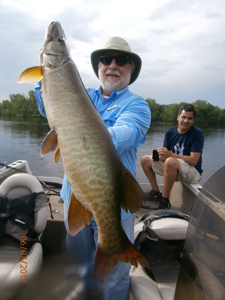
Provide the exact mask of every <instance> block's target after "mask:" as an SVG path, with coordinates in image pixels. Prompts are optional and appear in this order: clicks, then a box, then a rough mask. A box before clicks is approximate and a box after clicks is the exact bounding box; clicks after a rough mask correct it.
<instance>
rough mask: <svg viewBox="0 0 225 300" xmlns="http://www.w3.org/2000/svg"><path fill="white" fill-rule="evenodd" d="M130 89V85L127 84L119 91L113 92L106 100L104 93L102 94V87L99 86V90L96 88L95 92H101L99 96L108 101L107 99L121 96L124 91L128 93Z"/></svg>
mask: <svg viewBox="0 0 225 300" xmlns="http://www.w3.org/2000/svg"><path fill="white" fill-rule="evenodd" d="M128 90H129V87H128V86H127V87H126V88H125V89H123V90H121V91H118V92H112V93H111V95H110V97H109V98H108V99H106V100H104V98H103V95H102V87H101V86H99V88H98V89H97V90H95V92H97V93H98V94H99V96H100V97H101V99H102V100H103V101H107V100H109V99H110V100H111V99H113V98H117V97H118V96H121V95H122V94H123V93H126V92H127V91H128Z"/></svg>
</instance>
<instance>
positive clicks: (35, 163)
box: [0, 118, 225, 185]
mask: <svg viewBox="0 0 225 300" xmlns="http://www.w3.org/2000/svg"><path fill="white" fill-rule="evenodd" d="M173 125H175V124H169V123H154V124H152V125H151V128H150V130H149V131H148V134H147V136H146V141H145V143H144V145H142V146H141V147H139V148H138V153H137V180H138V181H139V182H148V180H147V178H146V176H145V174H144V172H143V170H142V167H141V165H140V159H141V157H142V156H143V155H145V154H151V153H152V150H153V149H157V148H159V147H160V146H162V144H163V139H164V135H165V132H166V130H167V129H168V128H169V127H171V126H173ZM199 127H201V126H199ZM201 129H202V130H203V133H204V137H205V145H204V150H203V170H204V172H203V178H202V180H201V182H200V183H201V184H202V185H203V184H204V183H205V182H206V181H207V180H208V179H209V178H210V177H211V176H212V175H213V174H214V173H215V172H216V171H217V170H219V169H220V168H221V167H222V166H224V165H225V157H224V149H225V126H224V127H222V128H221V127H220V128H219V127H212V126H210V127H207V126H206V127H201ZM48 132H49V126H48V123H47V121H46V119H44V118H30V119H27V118H26V119H25V118H10V119H1V118H0V163H4V164H9V163H11V162H13V161H16V160H19V159H23V160H27V161H28V164H29V167H30V169H31V172H32V173H33V174H34V175H42V176H57V177H60V178H62V177H63V166H62V163H61V162H59V164H57V165H55V164H54V162H53V155H54V154H48V155H46V156H44V157H40V149H41V145H42V142H43V140H44V138H45V136H46V134H47V133H48ZM158 181H159V183H162V177H160V176H159V177H158Z"/></svg>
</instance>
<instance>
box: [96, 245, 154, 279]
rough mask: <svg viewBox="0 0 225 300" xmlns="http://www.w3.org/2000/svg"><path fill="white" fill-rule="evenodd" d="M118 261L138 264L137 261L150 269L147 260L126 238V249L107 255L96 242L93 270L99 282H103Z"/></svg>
mask: <svg viewBox="0 0 225 300" xmlns="http://www.w3.org/2000/svg"><path fill="white" fill-rule="evenodd" d="M118 262H125V263H130V264H132V265H134V266H135V267H137V266H138V263H139V264H141V265H142V266H143V267H146V268H148V269H151V267H150V264H149V262H148V260H147V259H146V258H145V257H144V256H143V255H142V254H141V253H140V252H139V251H138V250H137V249H136V248H135V247H134V245H133V244H132V243H131V242H130V241H129V240H128V241H127V247H126V250H125V251H124V252H123V253H119V254H114V255H108V254H105V253H104V252H103V251H102V249H101V246H100V245H99V244H98V246H97V252H96V256H95V265H94V270H95V274H96V276H97V277H98V278H99V280H100V282H103V280H104V278H105V277H106V276H107V275H108V274H109V272H110V271H111V270H112V269H113V268H114V267H115V265H116V264H117V263H118Z"/></svg>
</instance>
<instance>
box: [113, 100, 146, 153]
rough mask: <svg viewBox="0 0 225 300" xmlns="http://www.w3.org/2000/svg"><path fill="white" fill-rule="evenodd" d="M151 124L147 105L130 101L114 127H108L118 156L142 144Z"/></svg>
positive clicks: (141, 101) (142, 102) (142, 101)
mask: <svg viewBox="0 0 225 300" xmlns="http://www.w3.org/2000/svg"><path fill="white" fill-rule="evenodd" d="M150 123H151V112H150V108H149V105H148V104H147V102H145V101H144V100H143V99H140V100H135V101H132V102H131V103H130V104H129V105H128V106H127V107H126V109H125V110H124V111H123V112H122V113H121V114H120V115H119V116H118V118H117V120H116V122H115V124H114V126H112V127H108V130H109V132H111V133H112V134H113V139H112V140H113V143H114V145H115V147H116V149H117V152H118V154H119V155H121V154H123V153H124V152H126V151H129V150H130V149H131V148H133V147H135V146H136V147H137V146H140V145H142V144H143V143H144V140H145V134H146V133H147V131H148V129H149V126H150Z"/></svg>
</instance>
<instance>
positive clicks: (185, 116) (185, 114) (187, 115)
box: [177, 110, 194, 133]
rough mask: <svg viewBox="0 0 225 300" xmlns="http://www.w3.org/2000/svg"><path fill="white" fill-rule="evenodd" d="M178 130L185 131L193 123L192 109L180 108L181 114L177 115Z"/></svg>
mask: <svg viewBox="0 0 225 300" xmlns="http://www.w3.org/2000/svg"><path fill="white" fill-rule="evenodd" d="M177 121H178V132H179V133H185V132H187V131H188V130H190V129H191V125H192V124H193V123H194V113H193V112H192V111H185V110H182V112H181V114H180V115H178V116H177Z"/></svg>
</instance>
